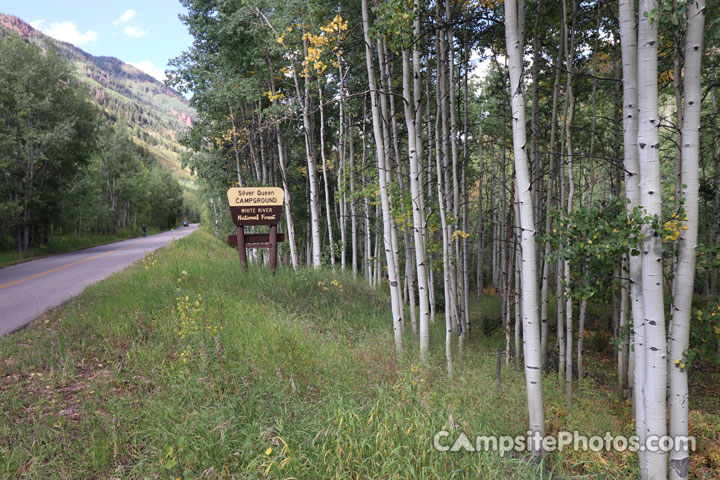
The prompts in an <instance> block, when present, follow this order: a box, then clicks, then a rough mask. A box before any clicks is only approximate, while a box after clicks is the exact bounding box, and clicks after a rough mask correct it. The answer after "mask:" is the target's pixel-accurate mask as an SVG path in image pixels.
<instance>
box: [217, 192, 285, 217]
mask: <svg viewBox="0 0 720 480" xmlns="http://www.w3.org/2000/svg"><path fill="white" fill-rule="evenodd" d="M227 196H228V204H229V205H230V213H231V214H232V217H233V223H234V224H235V225H237V226H238V227H239V226H244V225H277V224H278V222H279V221H280V215H282V207H283V201H284V199H285V192H284V191H283V189H282V188H279V187H247V188H231V189H230V190H228V192H227Z"/></svg>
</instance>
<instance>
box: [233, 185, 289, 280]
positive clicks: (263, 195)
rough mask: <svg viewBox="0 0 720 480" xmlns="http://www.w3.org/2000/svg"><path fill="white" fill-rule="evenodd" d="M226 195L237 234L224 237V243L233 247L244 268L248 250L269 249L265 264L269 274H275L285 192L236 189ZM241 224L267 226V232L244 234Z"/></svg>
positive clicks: (267, 188)
mask: <svg viewBox="0 0 720 480" xmlns="http://www.w3.org/2000/svg"><path fill="white" fill-rule="evenodd" d="M227 196H228V204H229V205H230V214H231V215H232V219H233V223H234V224H235V227H236V232H237V235H229V236H228V244H230V245H235V244H237V247H238V256H239V257H240V263H241V264H242V266H243V267H244V268H245V269H247V249H248V248H269V249H270V258H269V261H268V263H269V264H270V271H271V272H272V273H273V274H275V267H276V264H277V242H282V241H284V240H285V235H283V234H282V233H277V224H278V222H279V221H280V216H281V215H282V207H283V201H284V199H285V192H284V191H283V189H282V188H279V187H245V188H237V187H236V188H231V189H229V190H228V192H227ZM245 225H270V232H269V233H267V234H248V235H246V234H245Z"/></svg>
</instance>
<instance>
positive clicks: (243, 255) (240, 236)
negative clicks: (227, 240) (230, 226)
mask: <svg viewBox="0 0 720 480" xmlns="http://www.w3.org/2000/svg"><path fill="white" fill-rule="evenodd" d="M236 229H237V230H236V231H237V246H238V256H239V257H240V265H242V266H243V268H244V269H245V270H247V268H248V264H247V250H245V227H244V226H242V225H239V226H237V227H236Z"/></svg>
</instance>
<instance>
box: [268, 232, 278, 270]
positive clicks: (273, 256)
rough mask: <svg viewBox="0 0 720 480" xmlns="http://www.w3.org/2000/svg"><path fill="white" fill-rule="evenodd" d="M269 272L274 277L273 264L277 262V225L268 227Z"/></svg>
mask: <svg viewBox="0 0 720 480" xmlns="http://www.w3.org/2000/svg"><path fill="white" fill-rule="evenodd" d="M269 240H270V258H269V259H268V263H269V264H270V272H271V273H272V274H273V275H275V264H276V262H277V224H275V225H270V238H269Z"/></svg>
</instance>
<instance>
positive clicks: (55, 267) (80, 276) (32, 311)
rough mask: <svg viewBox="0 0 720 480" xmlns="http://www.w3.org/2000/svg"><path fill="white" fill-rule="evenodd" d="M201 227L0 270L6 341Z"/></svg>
mask: <svg viewBox="0 0 720 480" xmlns="http://www.w3.org/2000/svg"><path fill="white" fill-rule="evenodd" d="M197 227H198V226H197V225H196V224H192V225H190V226H189V227H179V228H176V229H175V230H171V231H169V232H164V233H159V234H157V235H150V236H148V237H146V238H133V239H131V240H123V241H121V242H115V243H109V244H107V245H101V246H99V247H92V248H87V249H85V250H76V251H74V252H68V253H63V254H60V255H52V256H49V257H45V258H40V259H38V260H32V261H29V262H25V263H19V264H17V265H12V266H10V267H6V268H2V269H0V337H2V336H5V335H7V334H8V333H11V332H14V331H15V330H17V329H19V328H22V327H24V326H25V325H27V324H28V323H30V322H31V321H32V320H34V319H35V318H37V317H39V316H40V315H41V314H43V313H44V312H45V311H47V310H49V309H51V308H54V307H57V306H58V305H60V304H61V303H63V302H65V301H67V300H69V299H70V298H72V297H74V296H76V295H78V294H79V293H80V292H82V291H83V290H84V289H85V287H87V286H88V285H92V284H93V283H95V282H98V281H100V280H102V279H103V278H105V277H108V276H110V275H111V274H113V273H115V272H118V271H120V270H122V269H124V268H125V267H127V266H128V265H130V264H131V263H133V262H135V261H137V260H140V259H141V258H143V257H144V256H145V255H146V254H147V253H148V252H152V251H153V250H156V249H158V248H160V247H162V246H164V245H167V243H168V242H170V241H171V240H173V239H176V238H182V237H184V236H186V235H188V234H189V233H192V232H194V231H195V230H197Z"/></svg>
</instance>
